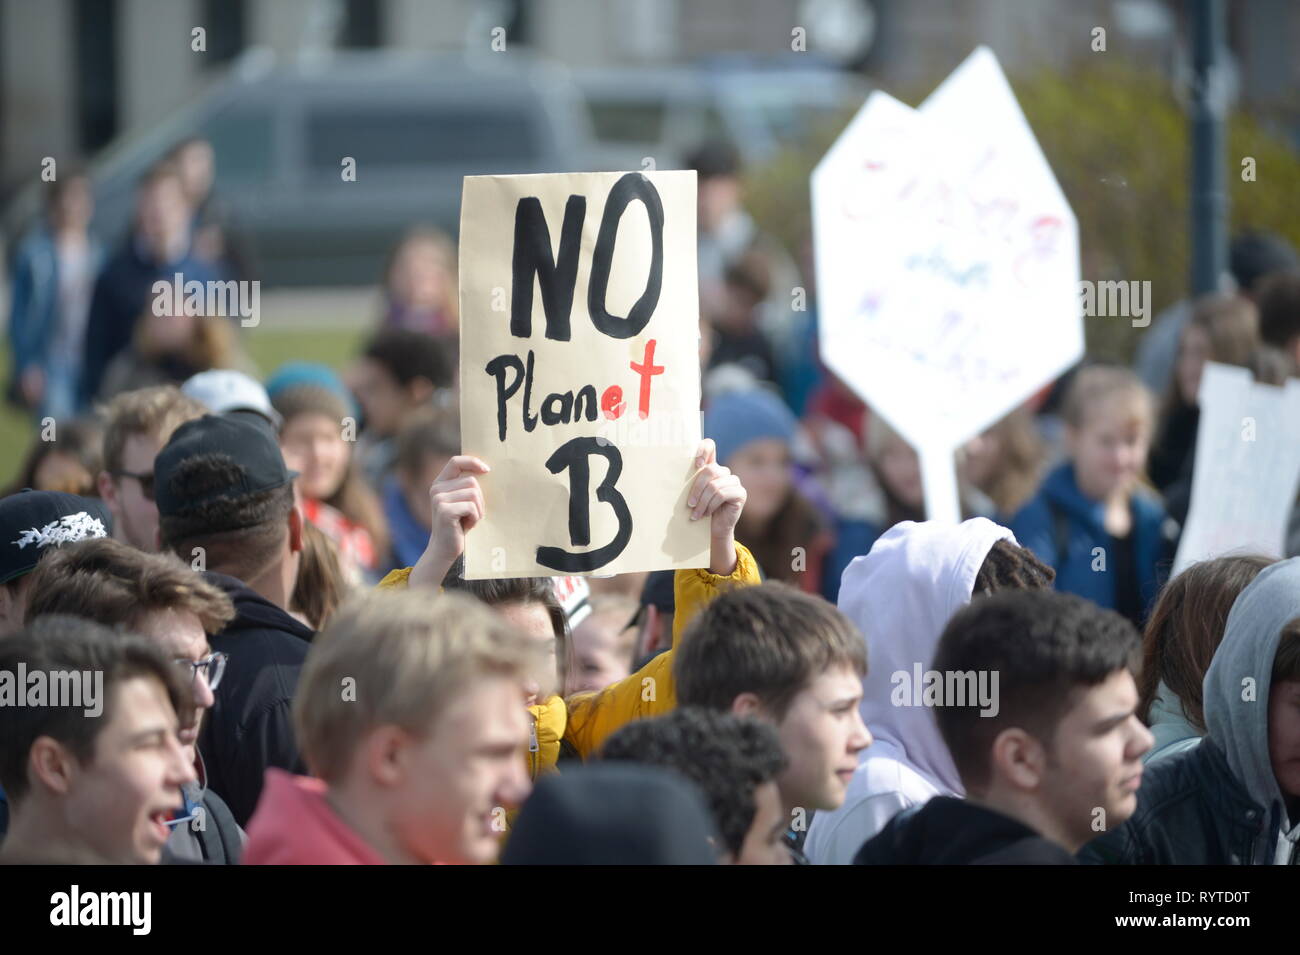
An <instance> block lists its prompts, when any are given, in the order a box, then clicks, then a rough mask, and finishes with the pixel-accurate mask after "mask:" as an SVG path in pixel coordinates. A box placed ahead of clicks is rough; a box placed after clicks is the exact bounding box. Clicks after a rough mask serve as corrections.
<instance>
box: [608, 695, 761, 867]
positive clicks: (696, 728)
mask: <svg viewBox="0 0 1300 955" xmlns="http://www.w3.org/2000/svg"><path fill="white" fill-rule="evenodd" d="M600 757H601V759H604V760H615V761H620V762H628V763H641V764H643V765H646V766H658V767H661V768H664V769H670V770H674V771H675V772H678V773H681V774H682V775H683V776H685V777H686V778H687V779H689V780H690V781H691V782H693V783H695V785H697V786H698V787H699V788H700V791H701V792H703V793H704V796H705V798H706V799H707V800H708V803H709V810H710V811H711V812H712V814H713V821H714V824H715V825H716V826H717V828H718V834H719V835H720V836H722V840H723V843H724V846H725V848H726V850H727V851H728V852H730V853H731V854H732V855H733V856H738V855H740V850H741V847H742V846H743V845H744V843H745V835H746V834H747V833H748V832H749V829H750V826H752V825H753V824H754V813H755V812H756V806H755V803H754V790H755V789H757V788H758V787H759V786H761V785H763V784H764V783H767V782H771V781H773V780H775V779H776V777H777V774H779V773H780V772H781V771H782V770H783V769H784V768H785V765H786V760H785V756H784V754H783V753H782V752H781V741H780V740H779V739H778V737H777V735H776V730H775V729H773V728H772V727H771V726H770V725H769V724H767V723H761V722H759V721H758V720H755V719H750V718H748V717H742V716H733V715H732V714H730V713H719V712H715V711H713V710H706V709H703V708H701V707H693V706H684V707H679V708H678V709H676V710H673V711H672V712H671V713H668V714H667V715H665V716H660V717H657V718H655V719H649V720H637V721H636V722H633V723H629V724H627V725H626V726H624V727H623V728H622V729H620V730H619V731H618V732H617V733H615V734H614V735H613V736H611V737H610V738H609V739H607V740H606V741H605V745H604V747H602V749H601V751H600Z"/></svg>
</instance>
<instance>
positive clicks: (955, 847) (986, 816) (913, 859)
mask: <svg viewBox="0 0 1300 955" xmlns="http://www.w3.org/2000/svg"><path fill="white" fill-rule="evenodd" d="M1074 863H1075V859H1074V857H1073V856H1072V855H1070V853H1068V852H1066V851H1065V849H1064V848H1063V847H1062V846H1059V845H1057V844H1056V843H1055V842H1052V841H1050V840H1048V839H1044V838H1043V837H1042V836H1040V835H1039V834H1038V833H1037V832H1035V831H1034V830H1033V829H1030V828H1029V827H1028V826H1026V825H1025V824H1024V823H1022V822H1018V821H1017V820H1015V819H1012V818H1011V817H1010V816H1004V815H1003V814H1002V813H1000V812H995V811H994V810H992V809H986V808H985V807H983V806H978V805H976V804H975V803H973V802H968V801H967V800H964V799H954V798H952V797H951V796H935V797H934V798H933V799H931V800H929V801H928V802H926V803H924V804H922V805H920V806H915V807H913V808H911V809H904V810H903V811H902V812H900V813H899V814H898V815H896V816H895V817H894V818H893V819H891V820H889V822H888V823H886V824H885V828H884V829H882V830H881V831H880V832H879V833H878V834H877V835H875V836H872V837H871V838H870V839H868V840H867V842H866V844H865V845H863V847H862V848H861V849H859V850H858V854H857V855H856V856H855V857H854V859H853V864H854V865H1074Z"/></svg>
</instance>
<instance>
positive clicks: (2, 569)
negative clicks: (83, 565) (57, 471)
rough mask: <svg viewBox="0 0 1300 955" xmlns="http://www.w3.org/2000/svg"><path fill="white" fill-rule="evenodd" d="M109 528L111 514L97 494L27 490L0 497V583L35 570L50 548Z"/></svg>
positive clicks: (104, 534)
mask: <svg viewBox="0 0 1300 955" xmlns="http://www.w3.org/2000/svg"><path fill="white" fill-rule="evenodd" d="M112 531H113V517H112V515H111V514H110V513H109V510H108V507H107V506H105V504H104V502H103V501H101V500H100V499H99V498H97V497H82V496H81V495H79V494H65V493H64V492H63V491H33V490H30V489H28V490H25V491H19V492H18V493H17V494H10V495H9V496H8V497H5V498H0V584H7V583H8V582H9V581H11V580H14V579H15V578H18V577H21V576H22V575H23V574H28V573H31V572H32V571H33V570H35V569H36V564H37V562H38V561H39V560H40V559H41V557H42V556H43V555H44V554H45V551H46V549H47V548H49V547H52V546H55V545H58V544H69V543H72V542H74V541H80V540H88V539H90V538H92V537H107V536H108V535H109V534H111V533H112Z"/></svg>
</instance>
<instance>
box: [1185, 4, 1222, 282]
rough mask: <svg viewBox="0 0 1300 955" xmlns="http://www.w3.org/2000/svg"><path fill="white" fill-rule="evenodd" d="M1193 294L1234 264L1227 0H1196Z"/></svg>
mask: <svg viewBox="0 0 1300 955" xmlns="http://www.w3.org/2000/svg"><path fill="white" fill-rule="evenodd" d="M1191 11H1192V24H1191V26H1192V104H1191V112H1192V203H1191V205H1192V275H1191V278H1192V294H1193V295H1204V294H1205V293H1207V292H1214V291H1216V290H1218V288H1219V282H1220V279H1221V277H1222V275H1223V274H1224V273H1225V272H1226V271H1227V267H1228V189H1227V181H1226V175H1225V173H1226V170H1225V167H1224V160H1225V156H1224V154H1225V152H1226V148H1227V137H1226V121H1227V112H1228V103H1227V85H1226V83H1225V66H1224V62H1223V60H1224V56H1223V47H1224V4H1223V0H1192V4H1191Z"/></svg>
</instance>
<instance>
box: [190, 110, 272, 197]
mask: <svg viewBox="0 0 1300 955" xmlns="http://www.w3.org/2000/svg"><path fill="white" fill-rule="evenodd" d="M203 135H204V136H206V137H207V139H208V141H209V142H210V143H212V152H213V154H214V158H215V161H216V167H217V177H218V179H220V181H221V182H223V183H225V182H237V183H256V182H265V181H267V180H269V179H271V178H272V177H273V175H274V170H275V137H274V124H273V123H272V115H271V111H270V110H266V109H239V110H226V111H225V112H223V113H218V114H217V115H216V116H213V117H212V118H211V119H210V120H208V121H207V123H205V124H204V128H203Z"/></svg>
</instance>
